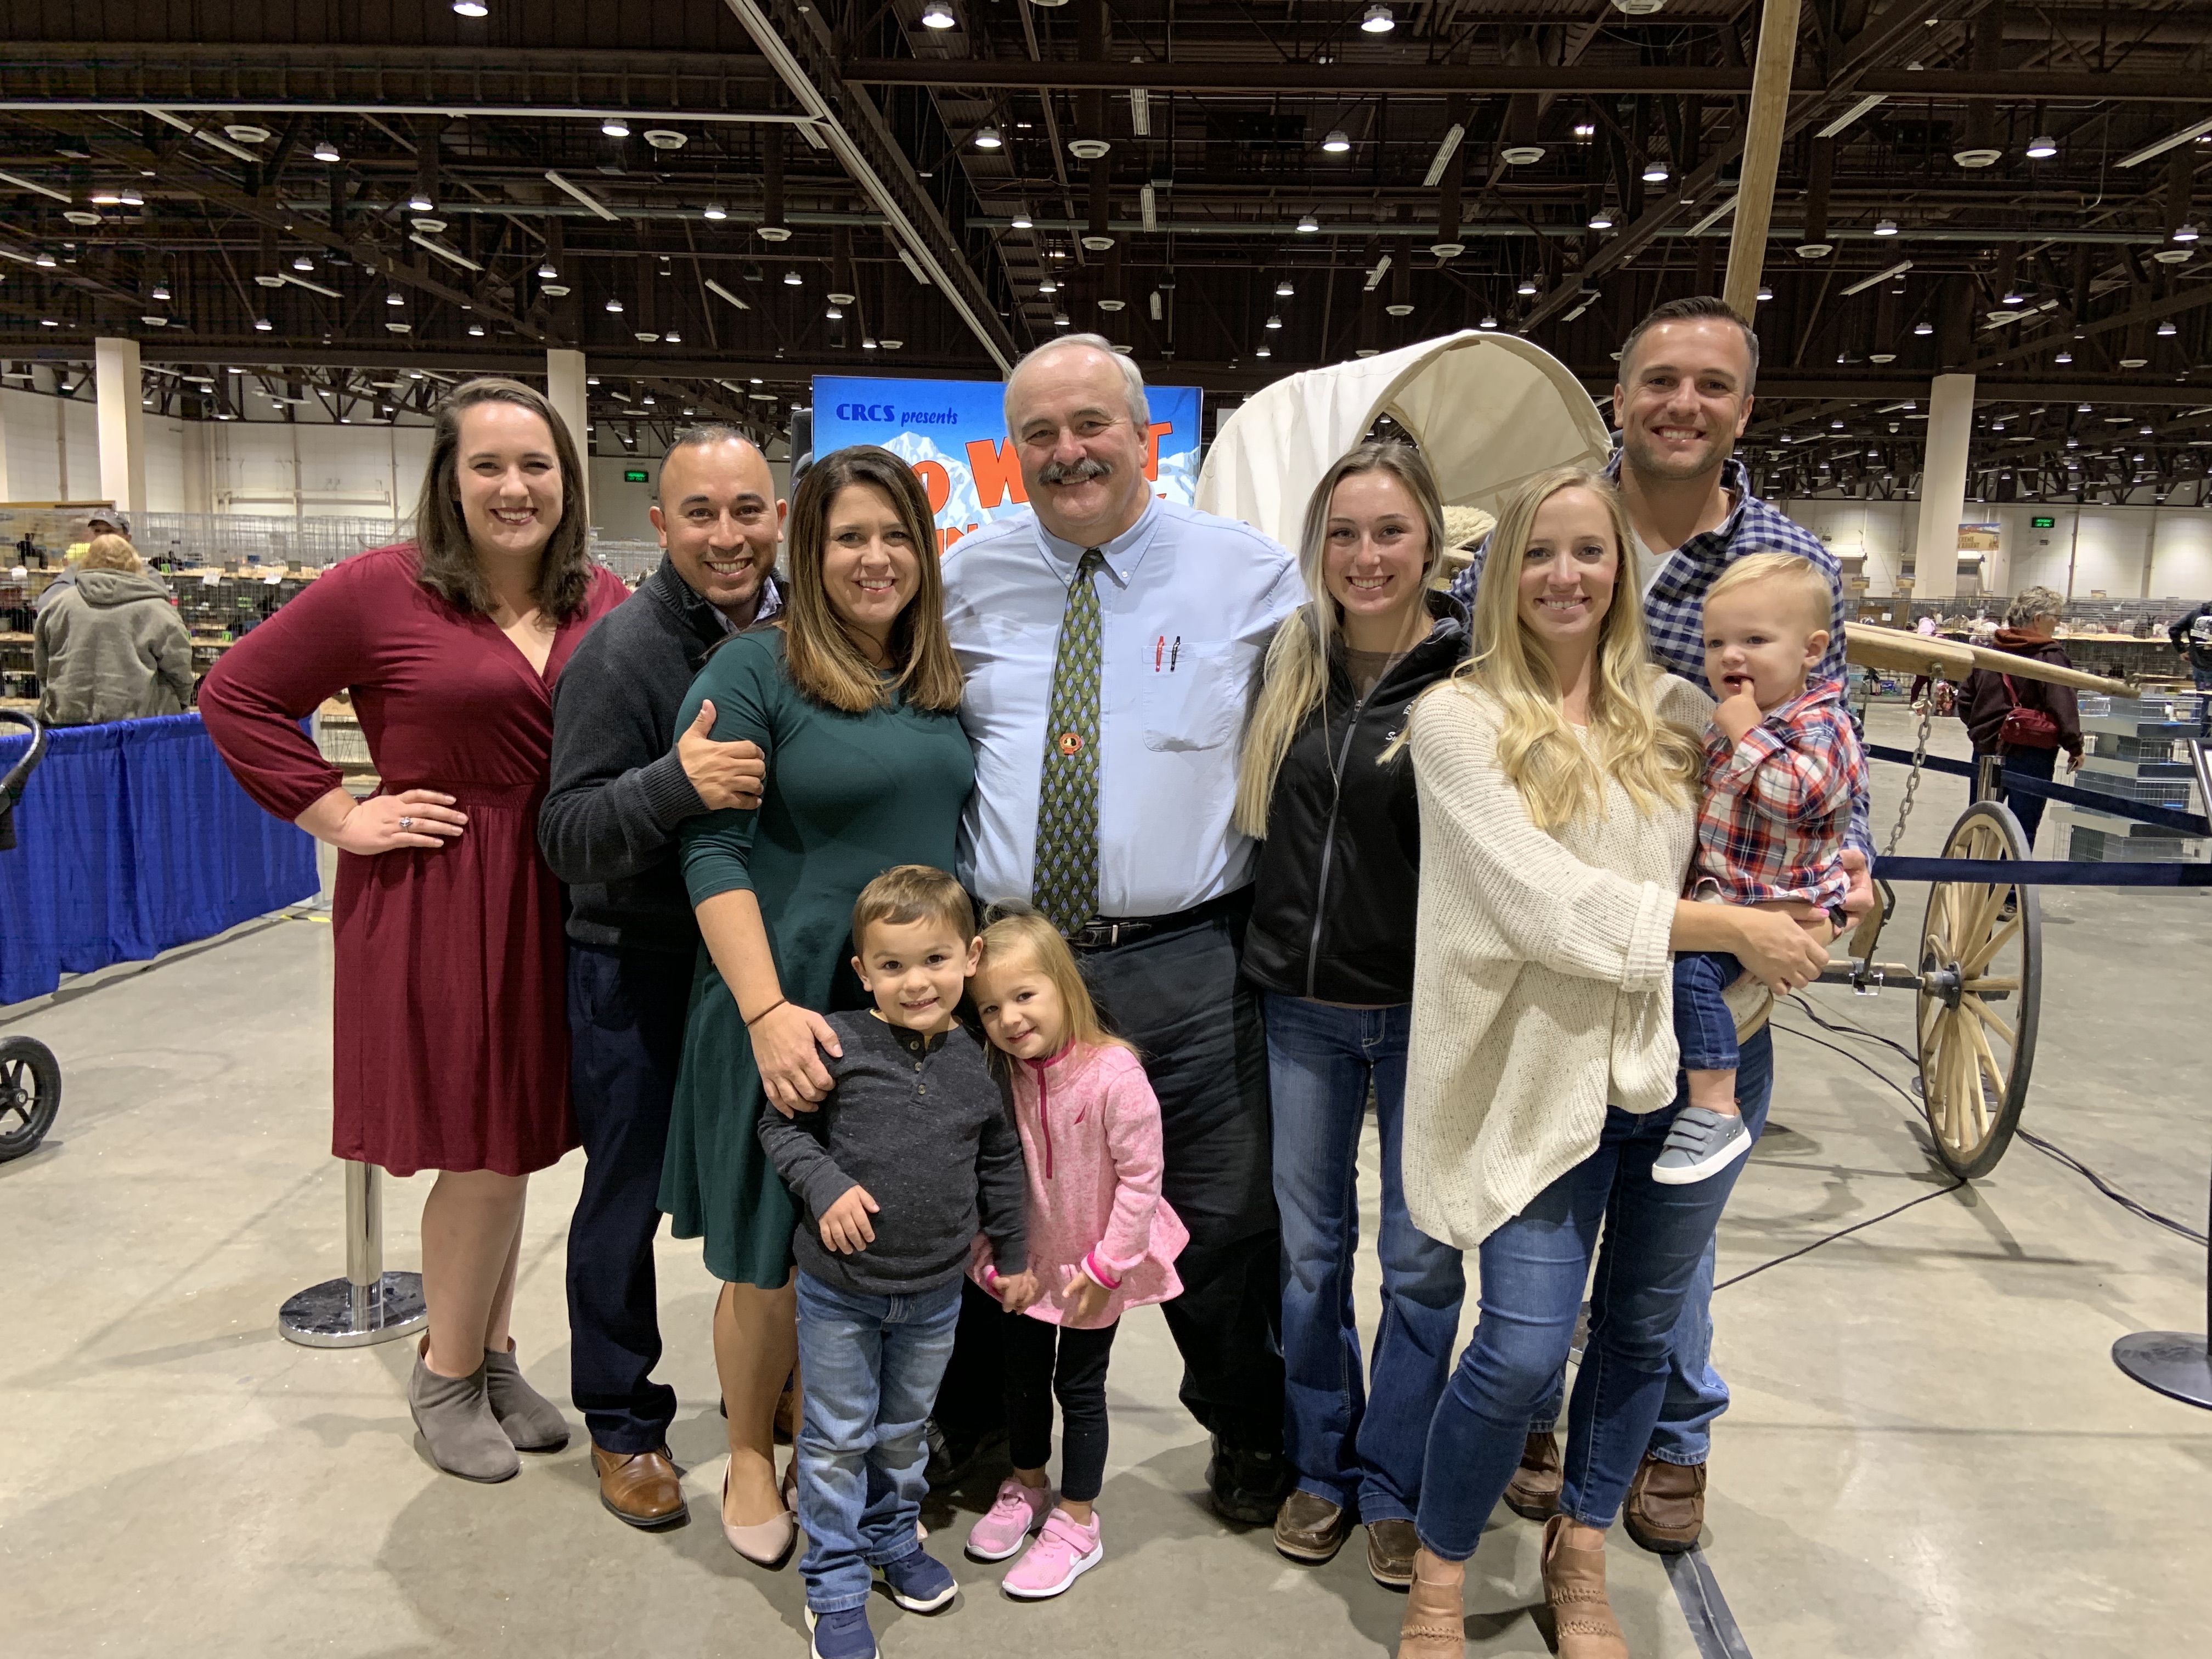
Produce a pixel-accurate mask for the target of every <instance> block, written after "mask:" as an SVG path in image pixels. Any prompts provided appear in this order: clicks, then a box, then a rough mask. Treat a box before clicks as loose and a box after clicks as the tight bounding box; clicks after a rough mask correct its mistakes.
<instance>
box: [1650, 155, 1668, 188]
mask: <svg viewBox="0 0 2212 1659" xmlns="http://www.w3.org/2000/svg"><path fill="white" fill-rule="evenodd" d="M1666 182H1667V164H1666V163H1665V162H1664V161H1646V162H1645V163H1644V183H1645V184H1647V185H1663V184H1665V183H1666Z"/></svg>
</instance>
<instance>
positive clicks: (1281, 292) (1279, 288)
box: [1275, 276, 1297, 300]
mask: <svg viewBox="0 0 2212 1659" xmlns="http://www.w3.org/2000/svg"><path fill="white" fill-rule="evenodd" d="M1296 293H1297V289H1295V288H1292V287H1291V279H1290V278H1289V277H1287V276H1285V277H1284V278H1283V280H1282V281H1281V282H1279V283H1276V284H1275V297H1276V298H1277V299H1278V300H1287V299H1289V298H1290V297H1291V295H1293V294H1296Z"/></svg>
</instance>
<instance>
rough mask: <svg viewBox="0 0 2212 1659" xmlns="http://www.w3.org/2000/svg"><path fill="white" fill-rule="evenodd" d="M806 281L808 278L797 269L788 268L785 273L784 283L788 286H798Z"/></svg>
mask: <svg viewBox="0 0 2212 1659" xmlns="http://www.w3.org/2000/svg"><path fill="white" fill-rule="evenodd" d="M805 281H806V279H805V277H804V276H800V275H799V273H798V272H797V271H795V270H787V271H785V272H784V273H783V285H784V286H785V287H786V288H797V287H799V286H800V285H801V284H802V283H805Z"/></svg>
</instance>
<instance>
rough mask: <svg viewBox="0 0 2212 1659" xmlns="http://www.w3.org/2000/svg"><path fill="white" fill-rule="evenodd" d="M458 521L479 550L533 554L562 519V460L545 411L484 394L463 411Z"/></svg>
mask: <svg viewBox="0 0 2212 1659" xmlns="http://www.w3.org/2000/svg"><path fill="white" fill-rule="evenodd" d="M455 453H456V461H457V465H456V466H455V469H454V471H455V476H456V480H457V483H458V485H459V491H460V497H461V521H462V523H464V524H465V525H466V526H468V532H469V541H470V543H471V544H472V545H473V546H474V547H475V549H476V550H477V555H478V556H480V557H482V556H497V557H501V558H506V559H514V560H526V559H535V558H537V557H538V556H539V555H541V554H542V553H544V551H545V544H546V543H547V542H548V541H550V539H551V538H552V536H553V532H554V529H555V527H556V526H558V525H559V524H560V522H561V505H562V499H563V497H562V489H561V461H560V457H559V456H558V455H557V454H556V453H555V451H554V447H553V428H550V426H548V425H546V423H545V417H544V416H542V415H539V414H538V413H537V412H536V411H535V410H528V409H525V408H523V407H522V405H521V404H510V403H506V402H502V401H501V400H499V399H497V398H487V399H486V400H485V401H483V402H482V403H477V404H470V405H469V406H468V407H467V408H466V409H465V410H462V411H461V421H460V443H459V447H458V448H457V450H456V452H455Z"/></svg>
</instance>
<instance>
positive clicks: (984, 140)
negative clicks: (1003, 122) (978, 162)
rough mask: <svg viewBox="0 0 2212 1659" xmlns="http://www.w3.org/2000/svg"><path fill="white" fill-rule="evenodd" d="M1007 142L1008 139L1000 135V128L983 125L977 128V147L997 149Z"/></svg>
mask: <svg viewBox="0 0 2212 1659" xmlns="http://www.w3.org/2000/svg"><path fill="white" fill-rule="evenodd" d="M1005 142H1006V141H1005V140H1004V139H1002V138H1000V137H999V130H998V128H996V127H994V126H981V127H978V128H976V129H975V148H976V149H998V148H999V146H1000V144H1002V143H1005Z"/></svg>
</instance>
